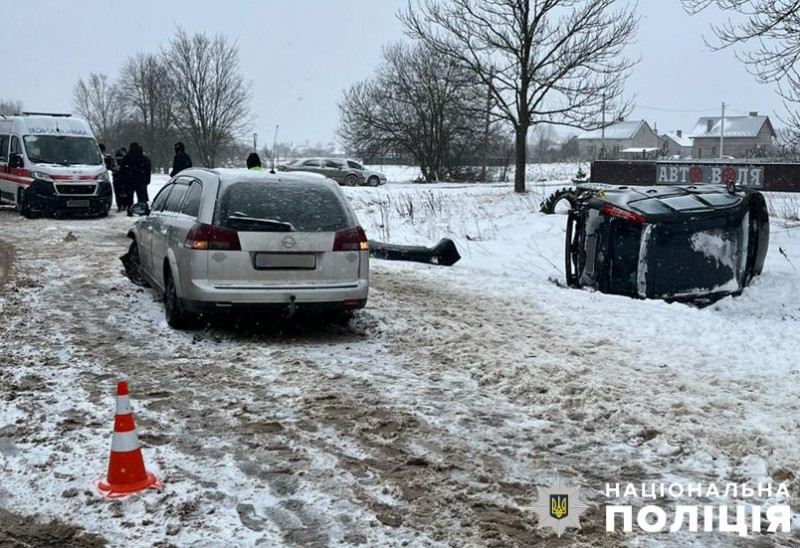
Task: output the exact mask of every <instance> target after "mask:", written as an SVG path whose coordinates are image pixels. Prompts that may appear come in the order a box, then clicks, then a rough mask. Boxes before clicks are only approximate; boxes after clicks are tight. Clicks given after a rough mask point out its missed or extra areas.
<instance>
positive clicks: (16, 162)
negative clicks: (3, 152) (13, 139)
mask: <svg viewBox="0 0 800 548" xmlns="http://www.w3.org/2000/svg"><path fill="white" fill-rule="evenodd" d="M8 167H10V168H11V169H16V168H19V167H25V160H23V159H22V154H20V153H19V152H12V153H11V156H9V158H8Z"/></svg>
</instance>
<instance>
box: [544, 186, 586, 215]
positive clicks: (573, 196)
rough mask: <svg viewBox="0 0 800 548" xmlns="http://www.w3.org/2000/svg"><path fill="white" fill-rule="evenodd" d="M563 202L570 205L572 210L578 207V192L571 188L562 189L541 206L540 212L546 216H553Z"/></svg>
mask: <svg viewBox="0 0 800 548" xmlns="http://www.w3.org/2000/svg"><path fill="white" fill-rule="evenodd" d="M562 201H566V202H567V203H569V207H570V209H574V208H576V207H578V194H577V192H576V191H575V190H573V189H571V188H560V189H558V190H556V191H555V192H553V193H552V194H551V195H550V196H548V197H547V198H546V199H545V200H543V201H542V203H541V204H539V211H541V212H542V213H544V214H546V215H552V214H553V213H555V212H556V208H557V207H558V205H559V203H561V202H562Z"/></svg>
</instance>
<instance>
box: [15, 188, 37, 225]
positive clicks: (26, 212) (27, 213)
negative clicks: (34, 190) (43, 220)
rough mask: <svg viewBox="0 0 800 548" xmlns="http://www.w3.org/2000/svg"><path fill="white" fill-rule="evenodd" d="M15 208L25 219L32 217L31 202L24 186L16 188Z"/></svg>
mask: <svg viewBox="0 0 800 548" xmlns="http://www.w3.org/2000/svg"><path fill="white" fill-rule="evenodd" d="M15 209H16V210H17V212H19V214H20V215H22V216H23V217H25V218H26V219H32V218H33V209H31V203H30V200H29V199H28V197H27V195H26V192H25V189H24V188H19V189H17V202H16V204H15Z"/></svg>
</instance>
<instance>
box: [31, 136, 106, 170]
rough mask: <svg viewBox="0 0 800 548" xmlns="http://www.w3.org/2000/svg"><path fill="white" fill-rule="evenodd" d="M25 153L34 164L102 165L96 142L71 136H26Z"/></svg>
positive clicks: (87, 138) (89, 138) (88, 138)
mask: <svg viewBox="0 0 800 548" xmlns="http://www.w3.org/2000/svg"><path fill="white" fill-rule="evenodd" d="M23 141H24V142H25V152H26V153H27V154H28V159H29V160H30V161H31V162H33V163H34V164H58V165H62V166H71V165H76V164H80V165H91V166H94V165H99V164H102V163H103V158H102V156H100V150H99V149H98V148H97V142H95V140H94V139H92V138H91V137H77V136H72V135H26V136H25V137H24V138H23Z"/></svg>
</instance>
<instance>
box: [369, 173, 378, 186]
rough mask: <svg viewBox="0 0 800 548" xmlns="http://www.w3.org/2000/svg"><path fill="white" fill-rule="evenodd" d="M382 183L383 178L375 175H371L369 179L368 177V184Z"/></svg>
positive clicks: (376, 184)
mask: <svg viewBox="0 0 800 548" xmlns="http://www.w3.org/2000/svg"><path fill="white" fill-rule="evenodd" d="M380 184H381V180H380V179H379V178H378V177H375V176H374V175H373V176H372V177H370V178H369V179H367V185H368V186H378V185H380Z"/></svg>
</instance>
